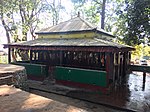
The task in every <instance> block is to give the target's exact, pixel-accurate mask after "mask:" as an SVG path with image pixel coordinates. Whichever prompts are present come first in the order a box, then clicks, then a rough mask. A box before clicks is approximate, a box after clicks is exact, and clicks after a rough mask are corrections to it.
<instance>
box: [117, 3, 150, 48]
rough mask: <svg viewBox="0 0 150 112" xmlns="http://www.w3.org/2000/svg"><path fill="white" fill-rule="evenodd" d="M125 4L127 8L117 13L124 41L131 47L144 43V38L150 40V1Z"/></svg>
mask: <svg viewBox="0 0 150 112" xmlns="http://www.w3.org/2000/svg"><path fill="white" fill-rule="evenodd" d="M125 3H126V8H125V9H124V10H118V12H117V14H118V15H119V19H120V21H119V22H118V27H119V28H121V29H122V31H121V32H120V33H121V35H123V36H124V39H123V40H124V41H125V42H126V44H128V45H131V46H134V45H137V44H140V43H144V42H145V41H144V38H150V1H149V0H126V1H125Z"/></svg>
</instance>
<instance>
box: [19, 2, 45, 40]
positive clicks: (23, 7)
mask: <svg viewBox="0 0 150 112" xmlns="http://www.w3.org/2000/svg"><path fill="white" fill-rule="evenodd" d="M18 8H19V14H20V17H21V27H22V35H23V39H22V40H25V41H26V40H27V32H28V31H30V33H31V35H32V37H33V38H35V35H34V31H35V29H36V27H37V24H38V23H39V14H40V12H41V11H42V10H43V9H44V4H43V3H42V1H41V0H18Z"/></svg>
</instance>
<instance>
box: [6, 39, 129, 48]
mask: <svg viewBox="0 0 150 112" xmlns="http://www.w3.org/2000/svg"><path fill="white" fill-rule="evenodd" d="M7 45H8V46H28V47H40V46H43V47H54V46H57V47H59V46H70V47H71V46H73V47H74V46H78V47H93V46H98V47H115V48H131V47H129V46H126V45H121V44H118V43H115V42H112V41H107V40H102V39H99V38H87V39H86V38H71V39H70V38H69V39H67V38H39V39H36V40H31V41H27V42H20V43H11V44H7ZM7 45H5V46H7Z"/></svg>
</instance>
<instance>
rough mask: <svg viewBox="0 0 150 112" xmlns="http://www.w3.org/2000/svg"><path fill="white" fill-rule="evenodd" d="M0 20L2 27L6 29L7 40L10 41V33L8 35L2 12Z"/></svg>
mask: <svg viewBox="0 0 150 112" xmlns="http://www.w3.org/2000/svg"><path fill="white" fill-rule="evenodd" d="M1 21H2V25H3V27H4V28H5V31H6V37H7V42H8V43H10V35H9V31H8V28H7V25H6V23H5V20H4V16H3V13H1Z"/></svg>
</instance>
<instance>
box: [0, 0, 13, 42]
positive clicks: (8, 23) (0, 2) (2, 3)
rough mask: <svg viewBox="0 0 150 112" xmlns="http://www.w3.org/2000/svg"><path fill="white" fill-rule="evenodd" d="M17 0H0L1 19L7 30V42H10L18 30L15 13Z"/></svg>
mask: <svg viewBox="0 0 150 112" xmlns="http://www.w3.org/2000/svg"><path fill="white" fill-rule="evenodd" d="M14 3H16V0H0V20H1V22H2V25H3V27H4V29H5V31H6V37H7V42H8V43H10V37H11V35H12V34H14V31H15V30H16V26H15V21H14V13H15V12H16V7H15V5H14Z"/></svg>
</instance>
